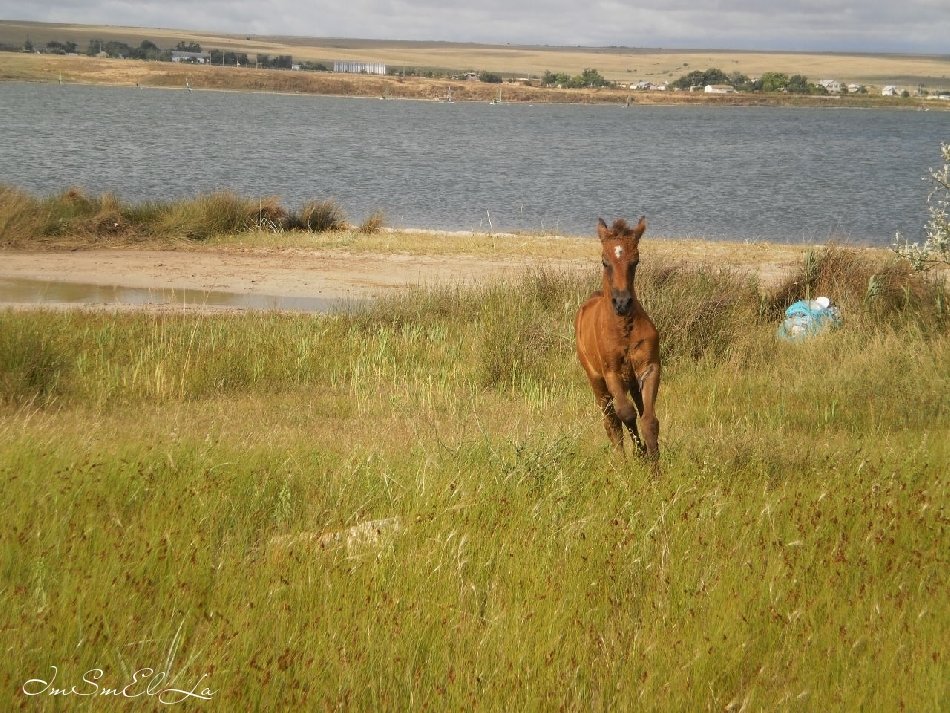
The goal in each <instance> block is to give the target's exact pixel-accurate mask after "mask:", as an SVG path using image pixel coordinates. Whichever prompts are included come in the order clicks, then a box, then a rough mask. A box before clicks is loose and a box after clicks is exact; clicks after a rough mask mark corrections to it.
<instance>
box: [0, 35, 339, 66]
mask: <svg viewBox="0 0 950 713" xmlns="http://www.w3.org/2000/svg"><path fill="white" fill-rule="evenodd" d="M0 51H11V52H30V53H32V52H41V53H43V54H79V53H80V50H79V45H77V44H76V43H75V42H57V41H55V40H52V41H50V42H47V43H46V44H45V45H43V46H37V45H36V44H35V43H34V42H33V41H32V40H30V39H29V38H27V39H26V41H25V42H24V43H23V44H22V45H16V46H13V45H0ZM202 51H203V49H202V47H201V44H199V43H198V42H186V41H185V40H181V41H180V42H178V44H177V45H175V47H173V48H170V49H168V48H165V49H163V48H161V47H159V46H158V45H156V44H155V43H154V42H152V41H151V40H142V42H141V43H140V44H139V45H138V46H134V47H133V46H132V45H130V44H128V43H127V42H120V41H118V40H101V39H91V40H89V42H88V43H87V45H86V48H85V52H84V54H86V55H87V56H89V57H98V56H99V55H100V54H102V55H105V56H106V57H110V58H113V59H143V60H152V61H159V62H171V61H172V53H173V52H193V53H195V54H199V53H201V52H202ZM208 54H209V58H208V61H209V63H210V64H215V65H231V66H234V65H240V66H247V65H248V64H253V62H251V61H249V60H248V56H247V53H246V52H230V51H225V50H220V49H211V50H209V52H208ZM255 60H256V62H257V66H259V67H265V68H277V69H290V68H291V67H292V66H293V63H294V60H293V55H289V54H287V55H283V54H282V55H277V56H274V57H272V56H271V55H266V54H259V55H257V56H256V58H255ZM301 69H310V70H312V71H329V69H328V68H327V66H326V65H324V64H322V63H319V62H304V63H303V64H302V65H301Z"/></svg>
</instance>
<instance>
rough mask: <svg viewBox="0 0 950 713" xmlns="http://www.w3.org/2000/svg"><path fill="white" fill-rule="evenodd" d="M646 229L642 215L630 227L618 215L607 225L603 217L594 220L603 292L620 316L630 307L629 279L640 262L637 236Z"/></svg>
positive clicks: (626, 313)
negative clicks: (600, 251) (601, 261)
mask: <svg viewBox="0 0 950 713" xmlns="http://www.w3.org/2000/svg"><path fill="white" fill-rule="evenodd" d="M646 229H647V221H646V218H644V217H643V216H640V222H639V223H637V224H636V226H634V227H633V228H631V227H630V226H629V225H627V221H625V220H623V219H622V218H618V219H617V220H615V221H614V224H613V225H612V226H611V227H609V228H608V227H607V224H606V223H605V222H604V219H603V218H601V219H600V220H599V221H598V222H597V235H598V236H600V244H601V246H602V247H603V251H602V252H603V254H602V256H601V257H602V259H603V263H604V294H605V295H608V296H609V297H610V301H611V304H612V305H613V308H614V312H616V313H617V314H618V315H619V316H621V317H625V316H627V315H628V314H630V310H631V309H632V308H633V278H634V276H635V275H636V272H637V263H639V262H640V236H641V235H643V231H644V230H646Z"/></svg>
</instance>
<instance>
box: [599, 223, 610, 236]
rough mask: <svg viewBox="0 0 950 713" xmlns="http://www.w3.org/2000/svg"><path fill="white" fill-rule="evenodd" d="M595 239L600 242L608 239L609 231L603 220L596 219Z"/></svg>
mask: <svg viewBox="0 0 950 713" xmlns="http://www.w3.org/2000/svg"><path fill="white" fill-rule="evenodd" d="M597 237H598V238H600V239H601V240H606V239H607V238H609V237H610V229H609V228H608V227H607V224H606V223H605V222H604V219H603V218H598V219H597Z"/></svg>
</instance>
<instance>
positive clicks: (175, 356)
mask: <svg viewBox="0 0 950 713" xmlns="http://www.w3.org/2000/svg"><path fill="white" fill-rule="evenodd" d="M828 254H829V255H835V256H836V257H834V259H832V258H827V257H826V254H824V253H823V254H822V255H821V256H820V257H821V258H822V260H823V261H826V262H825V264H827V265H828V266H831V265H833V264H834V265H836V266H837V267H835V269H834V270H831V268H830V267H828V268H826V269H825V273H826V274H825V276H824V277H822V274H823V273H822V271H821V270H819V271H818V273H817V275H818V277H817V278H816V279H817V280H818V281H817V282H816V285H817V288H818V289H821V290H824V289H826V285H825V284H824V283H822V282H821V280H823V279H824V280H830V279H831V275H832V274H834V275H837V276H838V278H843V277H844V276H846V274H847V273H848V271H849V270H855V271H858V270H863V269H865V268H864V266H863V263H860V262H858V258H857V257H855V261H852V262H849V261H848V260H847V259H846V258H845V257H841V255H840V254H838V253H828ZM889 269H892V266H891V265H890V264H889V263H888V264H879V265H877V266H875V267H874V273H873V274H885V270H889ZM894 269H896V268H894ZM641 278H642V282H641V284H640V293H641V298H642V300H643V301H644V303H645V304H646V305H647V306H648V308H649V309H650V310H651V312H652V313H653V315H654V318H655V320H656V321H657V324H658V326H659V328H660V331H661V333H662V334H663V335H664V342H663V350H664V352H663V357H664V361H665V364H666V367H665V369H664V381H663V385H662V387H661V391H660V399H659V417H660V419H661V422H662V431H661V448H662V467H663V474H662V476H661V477H660V478H659V479H653V478H652V477H651V475H650V472H649V469H648V468H647V467H645V466H644V465H643V464H641V463H639V462H638V461H636V460H631V461H629V462H624V461H622V460H620V459H618V458H617V457H616V456H615V455H613V454H612V453H611V452H610V450H609V448H608V447H607V438H606V435H605V434H604V432H603V429H602V426H601V424H600V416H599V414H598V413H597V411H596V408H595V406H594V403H593V398H592V396H591V394H590V393H589V389H588V386H587V384H586V381H585V379H584V377H583V374H582V371H581V369H580V367H579V366H578V365H577V364H576V362H575V357H574V355H573V343H572V335H571V329H572V326H571V317H572V315H573V312H574V310H575V309H576V307H577V305H578V304H579V303H580V301H581V300H582V299H584V298H585V297H586V295H587V293H588V292H589V291H590V290H591V289H592V288H593V287H595V286H596V282H597V278H596V275H591V276H590V278H589V279H579V278H576V277H570V276H563V275H558V274H556V273H552V272H549V271H540V272H534V273H530V274H527V275H525V276H524V279H523V280H521V281H519V282H518V283H512V284H503V285H497V284H496V285H485V286H482V287H478V288H472V289H448V288H446V289H441V290H435V291H418V292H414V293H411V294H409V295H408V296H405V297H401V298H397V299H393V300H389V301H384V302H380V303H378V304H375V305H373V306H370V307H368V308H367V309H365V310H362V311H354V312H348V313H341V314H333V315H322V316H319V315H313V316H305V315H292V316H291V315H279V314H256V315H243V316H228V317H222V316H215V317H199V316H193V315H190V316H174V315H129V314H115V315H108V314H89V313H86V314H79V313H72V314H64V313H33V314H25V313H15V312H5V313H2V314H0V373H2V374H3V377H2V381H0V394H2V396H0V398H2V401H3V403H2V406H0V488H2V491H0V495H2V497H3V500H4V503H5V504H6V513H7V516H6V519H7V524H6V525H5V526H4V528H2V529H0V571H2V578H0V583H2V585H0V586H2V590H0V591H2V592H3V597H4V603H5V606H4V607H3V611H2V614H0V631H2V632H3V643H4V651H5V657H4V662H3V664H2V665H0V679H2V690H4V691H7V692H9V696H10V701H11V704H10V706H8V707H30V706H32V705H38V706H46V707H48V708H51V709H53V708H56V707H59V708H65V707H67V706H68V705H69V704H73V703H75V702H76V701H77V700H78V699H75V698H74V699H71V700H69V701H66V700H61V699H56V698H54V697H50V696H46V697H43V696H38V697H37V698H38V699H39V700H37V698H33V699H30V698H27V697H26V696H25V695H24V694H23V692H22V691H21V687H22V685H23V683H24V682H25V681H26V680H27V679H30V678H35V677H39V676H44V675H45V676H47V677H48V676H49V674H50V669H49V667H50V666H58V667H59V669H60V673H59V679H58V681H59V682H60V683H61V684H67V683H68V684H70V685H71V684H77V683H78V684H81V683H82V681H81V677H82V674H83V673H84V672H86V671H87V670H89V669H92V668H101V669H103V670H104V671H105V672H106V674H105V679H104V682H105V683H108V684H111V685H113V686H115V685H122V683H123V682H127V681H128V680H129V677H130V676H131V675H132V674H133V672H134V671H136V670H137V669H139V668H141V667H145V666H150V667H155V668H160V669H167V670H168V671H169V672H170V673H171V675H172V676H174V682H175V684H176V685H177V686H179V687H187V688H190V687H191V685H192V684H193V683H194V682H195V681H197V680H198V679H199V678H200V677H201V676H202V675H203V674H208V677H207V678H206V679H205V680H204V682H203V683H202V686H209V687H211V688H212V689H213V690H214V691H215V694H214V697H213V699H212V700H211V701H210V702H207V703H201V704H200V706H202V707H207V708H208V709H211V710H235V709H240V710H274V709H286V708H289V707H302V708H306V709H329V708H342V709H357V710H365V709H373V710H377V709H380V710H406V709H410V708H427V709H436V710H450V709H462V708H465V709H468V708H475V709H480V710H497V709H500V708H506V709H508V708H510V709H515V710H525V709H527V710H549V709H552V708H565V709H570V710H589V709H611V710H641V709H674V710H705V709H714V710H722V709H731V710H738V709H741V708H743V707H744V708H745V709H746V710H752V709H763V708H765V709H772V708H790V709H800V710H827V709H838V710H840V709H861V708H873V709H880V710H897V709H902V708H904V709H909V710H939V709H940V708H941V707H942V705H943V703H944V702H945V701H946V699H947V681H948V680H950V677H948V675H947V674H948V665H947V661H946V641H947V640H948V635H950V617H948V614H950V612H948V604H947V597H946V592H947V584H948V581H947V579H948V578H947V572H948V567H947V565H948V562H947V552H950V547H948V545H950V538H948V534H947V524H948V523H947V513H946V507H947V496H948V492H947V490H948V488H947V486H948V481H947V472H948V468H947V466H948V463H950V446H948V444H950V438H948V436H950V412H948V406H947V400H946V394H947V393H950V338H948V334H947V323H946V315H945V312H944V308H943V306H942V305H943V301H942V300H943V294H944V293H943V286H942V285H941V284H939V283H935V282H928V281H926V280H922V279H920V278H917V277H916V276H914V275H911V274H905V275H904V277H903V278H902V279H903V280H904V284H903V286H902V287H900V289H897V291H896V292H895V295H900V294H907V295H912V297H908V298H906V299H903V298H899V299H895V300H894V301H893V302H887V303H883V302H875V300H878V299H879V296H878V295H872V296H868V295H867V294H862V293H863V292H865V291H866V282H867V281H866V280H863V279H858V277H853V278H852V279H839V282H838V283H837V284H838V287H837V288H836V289H838V292H836V293H835V294H833V295H831V296H832V297H834V298H836V299H837V300H838V301H839V302H840V303H842V304H843V305H847V309H845V318H846V319H845V324H844V326H843V327H842V328H841V329H840V330H838V331H835V332H832V333H828V334H825V335H821V336H819V337H817V338H815V339H812V340H810V341H807V342H804V343H802V344H787V343H782V342H778V341H776V339H775V337H774V329H775V326H776V323H777V322H776V320H777V316H776V315H777V314H780V311H781V309H780V308H781V306H782V305H781V302H782V301H783V300H785V299H787V298H788V295H785V296H782V295H776V294H773V293H765V292H764V291H762V290H760V289H759V288H758V286H757V285H755V284H754V283H749V282H747V281H743V280H739V279H736V278H734V277H732V276H730V275H729V274H728V273H714V272H710V271H702V270H699V271H696V270H690V269H687V268H684V267H682V266H677V265H652V266H649V265H646V264H645V265H644V267H643V274H642V275H641V277H638V279H641ZM838 278H836V279H838ZM848 285H850V287H847V286H848ZM904 288H906V290H905V289H904ZM31 355H33V356H35V357H36V358H31ZM361 523H376V524H375V525H369V526H365V527H363V528H359V527H357V529H355V530H354V529H353V528H354V527H356V526H359V525H360V524H361ZM367 527H368V528H369V529H371V530H373V529H374V530H375V534H374V535H373V536H370V537H365V536H363V535H362V534H360V535H359V536H357V534H359V533H364V532H365V530H366V529H367ZM354 533H357V534H354ZM87 690H88V689H87ZM150 702H151V701H150ZM196 707H198V706H196Z"/></svg>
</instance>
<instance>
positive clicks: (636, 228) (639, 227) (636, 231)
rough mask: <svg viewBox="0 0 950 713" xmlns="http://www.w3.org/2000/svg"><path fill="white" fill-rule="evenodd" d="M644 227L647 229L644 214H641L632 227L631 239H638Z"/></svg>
mask: <svg viewBox="0 0 950 713" xmlns="http://www.w3.org/2000/svg"><path fill="white" fill-rule="evenodd" d="M646 229H647V217H646V216H645V215H641V216H640V222H639V223H637V224H636V225H635V226H634V228H633V239H634V240H639V239H640V237H641V236H642V235H643V232H644V231H645V230H646Z"/></svg>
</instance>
